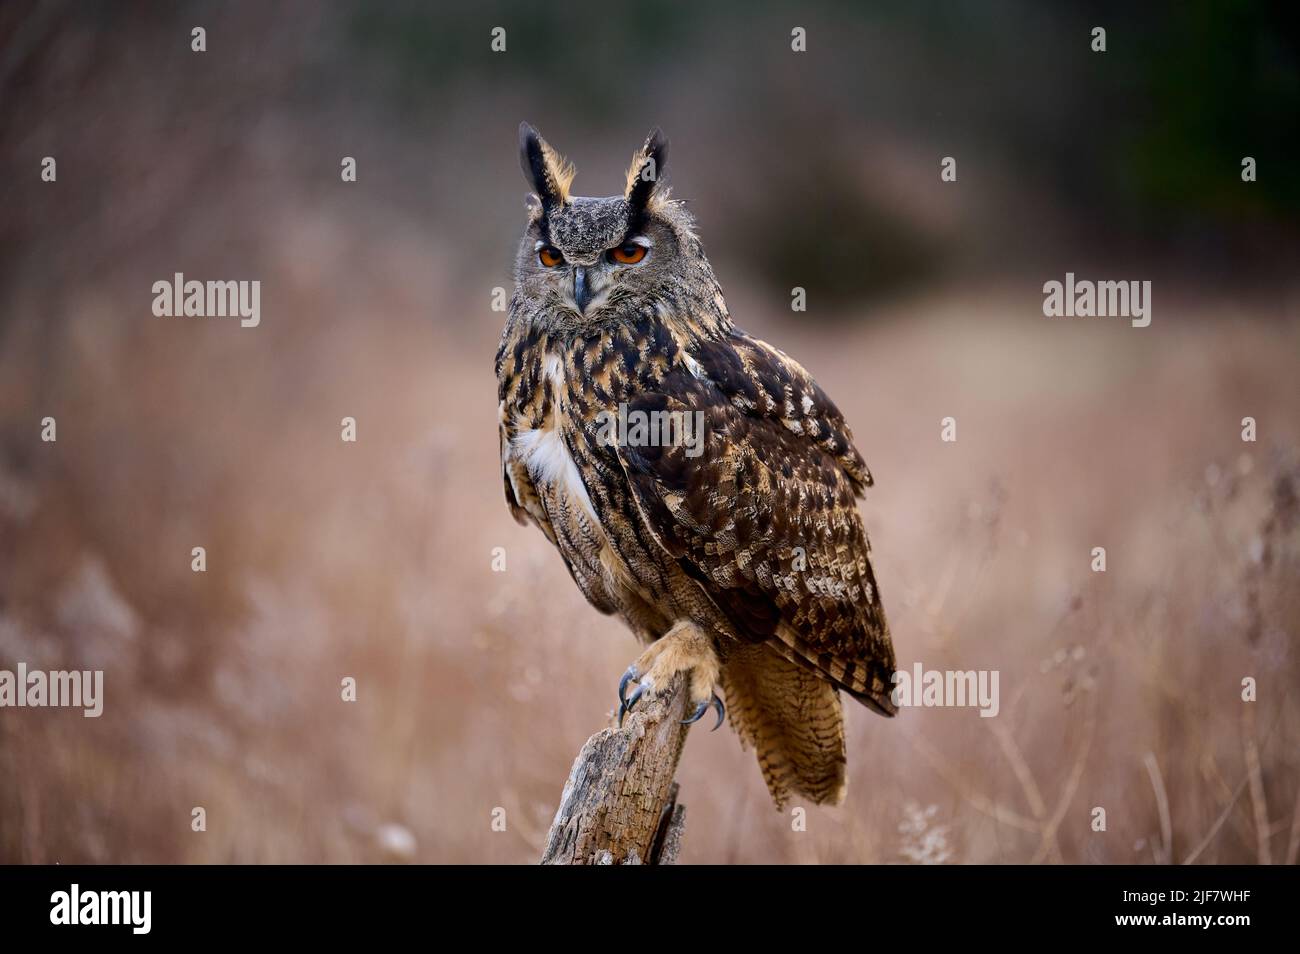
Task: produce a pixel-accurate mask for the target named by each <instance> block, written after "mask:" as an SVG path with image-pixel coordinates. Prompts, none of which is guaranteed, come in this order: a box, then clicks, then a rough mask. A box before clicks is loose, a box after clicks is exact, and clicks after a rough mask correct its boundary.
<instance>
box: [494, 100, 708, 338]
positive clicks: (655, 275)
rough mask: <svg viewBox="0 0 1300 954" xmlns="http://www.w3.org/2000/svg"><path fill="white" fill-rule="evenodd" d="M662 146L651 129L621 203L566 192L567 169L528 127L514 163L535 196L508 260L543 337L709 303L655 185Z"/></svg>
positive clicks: (692, 252) (680, 226)
mask: <svg viewBox="0 0 1300 954" xmlns="http://www.w3.org/2000/svg"><path fill="white" fill-rule="evenodd" d="M667 159H668V141H667V140H666V139H665V138H664V137H663V134H662V133H660V132H659V130H658V129H656V130H654V131H652V132H651V133H650V135H649V136H648V137H646V141H645V143H644V144H643V145H642V146H641V148H640V149H638V150H637V152H636V154H635V155H634V156H633V157H632V165H631V166H630V167H629V169H628V171H627V185H626V188H625V189H624V190H623V194H622V195H616V196H609V197H607V198H599V199H597V198H590V197H586V196H574V195H570V194H569V187H570V185H571V184H572V182H573V176H574V170H573V166H572V165H570V164H569V163H568V162H566V161H565V160H564V159H563V158H562V157H561V156H560V155H559V154H558V153H556V152H555V150H553V149H552V148H551V147H550V146H549V145H548V144H547V143H546V141H545V140H543V139H542V137H541V136H539V135H538V133H537V130H536V129H534V128H533V127H532V126H530V125H529V124H528V123H521V124H520V126H519V160H520V164H521V166H522V167H523V170H524V178H526V179H527V180H528V184H529V185H530V186H531V187H532V189H533V194H532V195H530V196H529V197H528V226H527V228H526V229H525V230H524V235H523V239H522V240H521V241H520V243H519V252H518V255H517V257H516V259H515V280H516V283H517V290H516V300H517V301H518V302H519V304H520V305H522V306H524V307H525V308H526V309H527V310H528V311H529V312H530V313H531V314H530V318H531V320H532V321H534V322H535V323H537V324H539V325H540V326H543V327H546V328H547V329H548V330H551V331H561V332H562V331H572V330H582V329H586V328H591V327H595V326H600V325H607V324H609V323H611V322H618V321H622V320H627V319H630V318H633V317H635V316H637V315H644V314H647V313H653V312H654V311H655V310H656V309H657V308H662V306H665V305H676V306H678V307H680V306H681V305H682V304H683V298H684V297H688V296H690V295H691V294H692V293H698V294H706V293H707V294H708V295H709V297H715V296H714V295H713V291H714V290H716V282H715V281H714V279H713V273H712V270H711V269H710V268H709V265H708V262H707V261H706V260H705V258H704V252H703V249H702V248H701V246H700V242H699V239H698V238H696V236H695V234H694V231H693V223H692V221H691V217H690V214H689V213H688V212H687V211H686V209H685V206H684V205H683V204H682V203H681V202H677V201H673V200H671V199H670V198H669V195H668V189H667V188H666V187H664V186H663V181H664V179H663V175H664V167H665V164H666V162H667Z"/></svg>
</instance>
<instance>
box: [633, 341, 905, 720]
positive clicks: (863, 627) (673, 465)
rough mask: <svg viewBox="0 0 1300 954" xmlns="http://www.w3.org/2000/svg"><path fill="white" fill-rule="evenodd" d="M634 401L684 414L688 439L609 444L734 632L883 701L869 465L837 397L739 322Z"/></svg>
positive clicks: (884, 661)
mask: <svg viewBox="0 0 1300 954" xmlns="http://www.w3.org/2000/svg"><path fill="white" fill-rule="evenodd" d="M635 411H644V412H646V413H647V414H653V412H656V411H660V412H663V411H669V412H677V413H678V414H685V415H690V417H687V418H679V419H678V420H680V421H681V425H680V426H679V427H678V431H677V433H678V436H679V438H684V439H678V440H676V441H673V442H670V443H666V444H665V443H660V444H658V445H646V444H645V443H640V444H634V443H633V442H626V443H625V444H624V445H622V446H620V447H619V448H618V454H619V458H620V460H621V461H622V463H623V467H624V470H625V472H626V474H627V477H628V481H629V483H630V485H631V487H632V489H633V495H634V497H635V499H636V501H637V504H638V507H639V510H640V512H641V514H642V516H643V517H644V519H645V521H646V524H647V526H648V527H649V528H650V530H651V531H652V532H653V533H654V535H655V537H656V539H657V540H658V541H659V543H660V544H661V545H662V546H663V547H664V548H665V549H666V550H668V552H669V553H670V554H671V555H672V556H673V557H675V558H676V559H677V561H678V563H679V565H681V566H682V567H683V568H684V569H685V570H686V571H687V572H688V573H690V574H691V576H692V577H693V578H694V579H696V580H697V581H698V582H699V583H700V586H701V587H702V588H703V589H704V591H705V592H706V593H707V594H708V595H709V596H710V598H711V599H712V600H713V601H714V602H715V603H716V605H717V606H718V607H719V608H720V609H721V610H722V611H723V612H724V613H725V614H726V616H727V617H728V618H729V619H730V620H731V622H732V624H733V625H734V626H735V627H736V628H737V629H738V631H740V632H741V634H742V636H744V637H746V638H749V639H753V640H754V641H756V642H757V641H761V642H765V643H767V644H768V645H770V646H771V647H772V648H773V649H775V650H776V651H777V652H779V653H781V654H782V655H783V656H785V657H786V658H788V659H790V660H792V661H794V662H796V663H798V664H800V665H802V666H806V667H808V668H810V669H813V670H815V671H816V672H818V673H820V674H821V675H822V676H823V677H825V678H826V679H828V680H830V681H831V682H833V683H834V684H835V685H837V686H839V687H840V688H842V689H844V690H845V691H847V692H849V693H850V694H851V695H852V696H854V697H855V698H856V699H858V700H859V701H861V702H863V703H864V704H866V705H868V706H869V707H871V708H873V709H875V710H876V711H878V712H881V713H883V714H886V715H892V714H893V713H894V711H895V707H894V705H893V703H892V702H891V701H890V698H889V692H890V687H891V676H892V674H893V669H894V651H893V646H892V644H891V643H890V638H889V629H888V625H887V624H886V622H885V616H884V611H883V608H882V607H881V603H880V594H879V592H878V591H877V589H876V581H875V576H874V574H873V573H872V570H871V564H870V561H869V546H868V543H867V536H866V532H865V531H864V530H863V527H862V521H861V519H860V518H859V516H858V512H857V506H856V497H857V495H858V494H859V493H860V492H861V490H862V488H863V487H865V486H868V485H869V484H870V482H871V475H870V473H869V472H868V471H867V468H866V465H865V464H864V463H863V461H862V458H861V456H860V455H859V454H858V452H857V450H856V449H855V448H854V447H853V443H852V435H851V434H850V432H849V430H848V427H847V426H846V425H845V423H844V420H843V417H842V416H841V415H840V413H839V411H838V409H836V407H835V405H834V403H833V402H831V400H830V399H829V398H828V397H827V396H826V394H825V393H824V392H823V391H822V390H821V388H820V387H818V386H817V384H816V383H815V382H814V381H813V380H812V379H811V377H810V376H809V375H808V373H807V372H806V371H804V369H803V368H802V367H800V366H799V365H798V364H797V363H796V362H794V361H793V360H792V359H790V358H788V357H786V356H785V355H784V354H782V353H781V352H779V351H777V350H776V349H774V348H772V347H770V346H769V345H767V344H765V343H763V342H761V341H758V340H756V339H753V338H749V337H747V336H744V335H739V334H737V335H733V336H731V337H730V338H728V339H726V340H724V341H715V342H706V343H704V344H702V345H697V346H696V347H695V348H694V349H693V350H692V352H691V357H690V358H688V359H687V360H686V362H685V364H684V366H679V367H678V368H676V369H674V370H672V371H670V372H668V373H667V374H666V375H665V376H664V377H663V378H662V380H661V381H660V383H659V386H658V387H657V388H656V389H655V390H654V391H652V392H649V393H645V394H643V395H641V396H640V397H638V398H637V399H636V400H635V401H634V402H632V404H631V405H630V406H629V407H628V413H629V418H630V417H631V415H632V413H633V412H635ZM658 420H669V419H665V418H659V419H658Z"/></svg>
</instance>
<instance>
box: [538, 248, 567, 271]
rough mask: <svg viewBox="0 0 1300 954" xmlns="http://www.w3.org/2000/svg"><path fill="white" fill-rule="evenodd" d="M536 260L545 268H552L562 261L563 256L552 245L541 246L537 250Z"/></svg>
mask: <svg viewBox="0 0 1300 954" xmlns="http://www.w3.org/2000/svg"><path fill="white" fill-rule="evenodd" d="M537 260H538V261H539V262H541V263H542V264H543V265H545V266H546V267H547V268H554V267H555V266H556V265H559V264H560V263H561V262H562V261H564V256H563V255H561V254H560V250H559V249H558V248H556V247H555V246H554V245H543V246H542V247H541V248H539V249H538V250H537Z"/></svg>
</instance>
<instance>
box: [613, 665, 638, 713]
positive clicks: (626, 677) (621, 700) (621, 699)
mask: <svg viewBox="0 0 1300 954" xmlns="http://www.w3.org/2000/svg"><path fill="white" fill-rule="evenodd" d="M639 675H641V674H640V673H639V672H637V671H636V666H628V667H627V672H625V673H623V678H622V679H620V680H619V681H618V704H619V717H620V718H622V714H623V713H624V712H626V711H627V710H628V709H630V708H632V707H631V706H630V705H628V704H627V684H628V683H629V682H631V681H632V680H633V679H635V678H637V676H639Z"/></svg>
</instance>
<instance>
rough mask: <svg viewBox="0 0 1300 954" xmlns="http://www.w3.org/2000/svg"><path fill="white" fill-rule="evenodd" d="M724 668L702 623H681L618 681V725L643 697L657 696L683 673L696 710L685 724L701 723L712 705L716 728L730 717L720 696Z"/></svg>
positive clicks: (657, 642) (646, 652) (656, 642)
mask: <svg viewBox="0 0 1300 954" xmlns="http://www.w3.org/2000/svg"><path fill="white" fill-rule="evenodd" d="M720 671H721V667H720V666H719V663H718V654H717V652H716V651H715V650H714V648H713V641H712V640H711V639H710V638H709V636H708V634H707V633H705V632H704V630H702V629H701V628H700V627H699V626H697V625H695V624H694V623H691V622H685V621H684V622H681V623H678V624H677V625H676V626H674V627H673V628H672V629H670V630H669V631H668V632H667V633H665V634H664V635H663V636H661V637H660V638H659V639H657V640H655V641H654V643H652V644H651V646H650V648H649V649H647V650H646V651H645V652H644V653H642V654H641V658H640V659H638V660H637V661H636V662H634V663H633V664H632V665H631V666H628V668H627V672H625V673H623V678H622V679H620V680H619V683H618V701H619V710H618V724H619V725H620V726H621V725H622V724H623V716H625V715H626V714H627V713H628V712H630V711H631V710H632V707H633V706H635V705H636V704H637V702H638V701H639V700H641V699H643V698H645V699H650V698H653V697H654V695H655V693H656V692H657V691H658V690H659V689H662V688H665V687H667V686H668V685H669V684H670V683H671V682H672V680H673V677H674V676H676V675H677V674H678V673H679V672H684V673H686V676H687V681H688V686H689V688H690V693H691V698H690V701H691V703H692V704H693V706H694V711H693V712H692V714H691V717H690V718H689V719H683V720H682V722H683V724H689V723H691V722H697V721H699V720H700V719H702V718H704V714H705V713H706V712H708V711H709V709H710V707H712V708H714V709H717V711H718V721H717V722H716V723H714V726H713V728H714V729H716V728H717V727H718V726H720V725H722V720H723V719H724V718H725V717H726V709H725V708H724V707H723V705H722V700H721V699H720V698H718V694H717V692H715V691H714V690H715V688H716V687H717V685H718V677H719V674H720ZM632 682H636V684H637V687H636V690H635V691H634V692H633V693H632V695H631V696H628V695H627V687H628V686H629V685H630V684H631V683H632Z"/></svg>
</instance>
